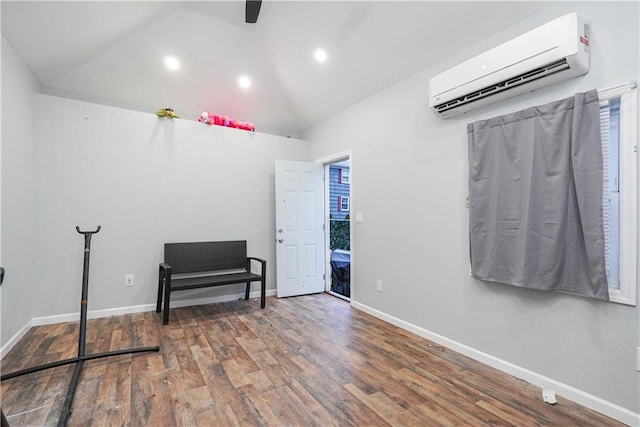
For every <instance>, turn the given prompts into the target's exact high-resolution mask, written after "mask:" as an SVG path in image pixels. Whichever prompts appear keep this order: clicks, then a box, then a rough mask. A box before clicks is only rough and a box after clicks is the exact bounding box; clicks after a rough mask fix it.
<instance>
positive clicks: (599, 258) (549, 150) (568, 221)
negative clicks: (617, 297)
mask: <svg viewBox="0 0 640 427" xmlns="http://www.w3.org/2000/svg"><path fill="white" fill-rule="evenodd" d="M598 104H599V103H598V93H597V91H595V90H593V91H590V92H587V93H579V94H576V95H575V96H573V97H571V98H567V99H564V100H561V101H556V102H552V103H550V104H547V105H543V106H539V107H532V108H529V109H526V110H523V111H519V112H517V113H513V114H508V115H505V116H500V117H495V118H492V119H489V120H482V121H478V122H475V123H470V124H469V125H468V126H467V130H468V135H469V204H470V221H469V235H470V245H471V271H472V275H473V276H474V277H475V278H477V279H481V280H487V281H491V282H500V283H506V284H510V285H514V286H521V287H527V288H533V289H540V290H561V291H567V292H572V293H577V294H581V295H585V296H589V297H592V298H596V299H599V300H605V301H607V300H608V299H609V290H608V286H607V280H606V274H605V255H604V230H603V225H602V185H603V183H602V145H601V142H600V112H599V105H598Z"/></svg>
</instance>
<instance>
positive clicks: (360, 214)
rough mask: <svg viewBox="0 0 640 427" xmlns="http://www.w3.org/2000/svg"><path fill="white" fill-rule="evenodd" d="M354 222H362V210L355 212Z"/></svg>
mask: <svg viewBox="0 0 640 427" xmlns="http://www.w3.org/2000/svg"><path fill="white" fill-rule="evenodd" d="M356 222H362V212H356Z"/></svg>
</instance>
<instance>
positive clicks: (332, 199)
mask: <svg viewBox="0 0 640 427" xmlns="http://www.w3.org/2000/svg"><path fill="white" fill-rule="evenodd" d="M325 218H326V222H325V224H328V226H326V227H325V242H326V248H327V257H326V259H327V261H328V262H327V267H326V271H327V273H328V274H327V275H326V280H325V291H326V292H327V293H329V294H331V295H333V296H336V297H338V298H342V299H345V300H347V301H351V161H350V158H349V157H348V156H347V157H345V158H341V159H336V160H333V161H331V162H330V163H325Z"/></svg>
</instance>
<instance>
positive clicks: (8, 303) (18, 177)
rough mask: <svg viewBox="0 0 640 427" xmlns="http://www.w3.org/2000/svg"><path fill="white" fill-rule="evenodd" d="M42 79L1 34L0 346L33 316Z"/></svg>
mask: <svg viewBox="0 0 640 427" xmlns="http://www.w3.org/2000/svg"><path fill="white" fill-rule="evenodd" d="M38 90H40V82H39V81H38V79H37V78H36V77H35V75H34V74H33V73H32V72H31V70H29V68H27V66H26V65H25V63H24V61H22V58H20V56H19V55H18V53H17V52H16V51H15V49H14V48H13V46H11V44H10V43H9V42H8V41H7V40H6V39H5V38H4V36H3V37H2V106H3V108H2V181H1V182H2V244H1V252H2V266H3V267H4V268H5V269H6V276H5V282H4V284H3V285H2V288H0V289H1V290H0V292H1V295H2V297H1V298H0V299H1V310H2V318H1V323H2V327H1V331H0V346H1V345H4V344H5V343H6V342H7V341H8V340H9V339H11V337H13V336H14V335H15V334H16V333H18V331H19V330H20V329H21V328H22V327H23V326H25V324H26V323H27V322H28V321H29V320H30V319H31V301H30V300H31V294H32V289H33V280H34V275H33V264H34V262H35V258H34V245H33V236H34V227H35V222H34V212H35V204H34V203H35V202H34V194H35V193H34V189H35V177H34V169H35V168H34V143H33V131H32V126H33V120H34V114H33V94H34V93H35V92H36V91H38Z"/></svg>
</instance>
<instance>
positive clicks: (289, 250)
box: [275, 160, 324, 298]
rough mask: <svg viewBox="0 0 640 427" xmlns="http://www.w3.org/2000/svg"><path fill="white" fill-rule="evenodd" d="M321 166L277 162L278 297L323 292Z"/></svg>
mask: <svg viewBox="0 0 640 427" xmlns="http://www.w3.org/2000/svg"><path fill="white" fill-rule="evenodd" d="M323 173H324V172H323V166H322V165H321V164H316V163H307V162H290V161H280V160H278V161H276V188H275V190H276V291H277V296H278V298H281V297H289V296H294V295H304V294H312V293H316V292H322V291H323V290H324V279H323V272H324V230H323V227H322V225H323V216H324V207H323V206H324V205H323V201H324V186H323V180H322V178H323Z"/></svg>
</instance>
